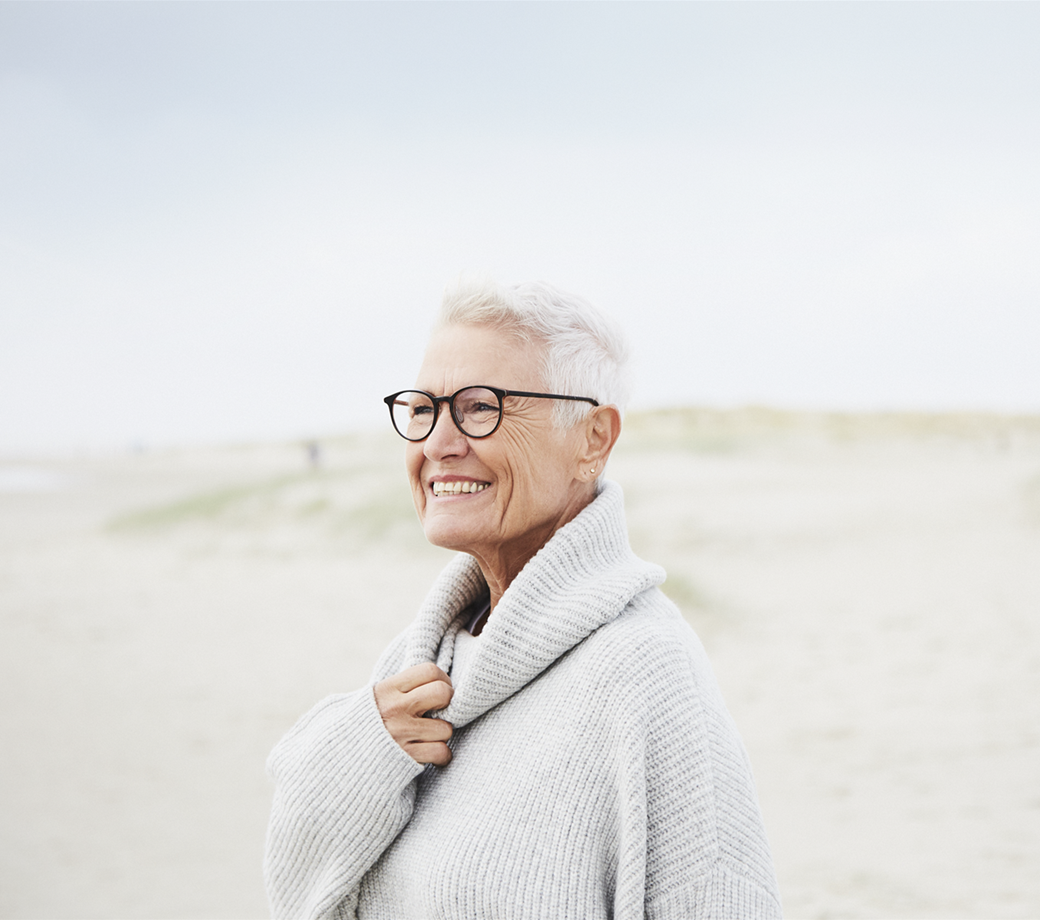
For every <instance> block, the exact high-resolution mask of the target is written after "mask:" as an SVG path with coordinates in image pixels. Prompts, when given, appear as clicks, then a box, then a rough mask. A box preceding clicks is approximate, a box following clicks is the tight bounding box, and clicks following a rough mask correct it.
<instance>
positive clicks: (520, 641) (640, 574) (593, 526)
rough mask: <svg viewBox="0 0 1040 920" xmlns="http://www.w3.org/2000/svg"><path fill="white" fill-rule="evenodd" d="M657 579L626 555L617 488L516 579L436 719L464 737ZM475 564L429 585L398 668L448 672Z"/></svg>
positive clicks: (475, 579) (462, 558) (468, 559)
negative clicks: (433, 666)
mask: <svg viewBox="0 0 1040 920" xmlns="http://www.w3.org/2000/svg"><path fill="white" fill-rule="evenodd" d="M664 577H665V576H664V570H663V569H661V568H660V567H659V566H656V565H652V564H650V563H648V562H644V561H643V560H642V559H640V558H639V557H638V556H636V555H635V553H633V552H632V549H631V547H630V546H629V545H628V531H627V527H626V525H625V512H624V497H623V494H622V491H621V487H620V486H619V485H617V484H616V483H613V482H609V481H605V482H603V484H602V487H601V489H600V492H599V494H598V495H597V496H596V498H595V499H593V500H592V501H591V502H590V503H589V504H588V505H587V506H586V507H585V508H584V509H582V511H581V512H579V514H578V515H577V516H576V517H575V518H574V520H572V521H570V522H569V523H567V524H566V525H564V526H563V527H561V528H560V529H559V530H558V531H557V532H556V533H555V534H554V535H553V536H552V538H551V539H550V540H549V542H548V543H546V544H545V546H543V547H542V548H541V549H540V550H539V551H538V553H537V554H536V555H535V556H534V557H533V558H532V559H531V560H530V562H528V563H527V565H526V566H525V567H524V568H523V570H522V571H521V572H520V574H518V575H517V576H516V578H515V579H513V582H512V584H510V586H509V587H508V588H507V589H506V591H505V593H504V594H503V595H502V598H501V600H500V601H499V602H498V604H497V605H496V607H495V610H494V613H493V614H492V615H491V618H490V619H489V620H488V621H487V623H486V625H485V626H484V629H483V631H482V633H481V635H480V639H479V644H478V646H477V648H476V649H474V652H473V658H472V660H471V661H470V663H469V665H468V667H467V668H466V672H465V675H464V677H463V679H462V681H461V682H460V684H459V685H458V686H456V687H455V695H454V697H453V698H452V701H451V703H450V704H449V705H448V707H447V708H446V709H444V710H442V711H440V712H437V713H435V715H436V716H437V717H438V718H442V719H446V720H447V721H448V722H451V724H452V725H454V726H455V727H456V728H461V727H462V726H463V725H466V724H467V723H469V722H472V721H473V720H474V719H476V718H478V717H479V716H481V715H483V714H484V713H485V712H487V711H488V710H489V709H491V708H493V707H494V706H497V705H498V704H499V703H501V702H502V701H503V700H505V699H507V698H508V697H510V696H512V695H513V694H514V693H516V692H517V691H518V690H520V689H522V688H523V687H524V686H526V685H527V684H528V683H530V682H531V681H532V680H534V679H535V678H536V677H538V675H539V674H541V673H542V671H544V670H545V669H546V668H547V667H549V665H551V664H552V663H553V662H554V661H556V660H557V659H558V658H560V657H561V656H562V655H564V654H566V653H567V652H568V651H570V649H572V648H573V647H574V646H575V645H577V644H578V643H580V642H581V641H582V640H583V639H585V638H586V636H588V635H589V634H590V633H592V632H593V631H594V630H596V629H598V628H599V627H600V626H603V625H604V624H605V623H609V622H610V621H611V620H613V619H615V618H616V617H617V616H618V615H619V614H620V613H621V611H622V610H624V608H625V607H626V606H627V604H628V602H629V601H630V600H631V599H632V598H633V597H635V596H636V595H637V594H640V593H642V592H643V591H646V590H647V589H649V588H652V587H653V586H655V585H659V584H661V582H663V581H664ZM487 590H488V589H487V585H486V584H485V582H484V578H483V576H482V575H481V572H480V568H479V566H478V565H477V562H476V560H475V559H474V558H473V557H472V556H468V555H466V554H464V553H463V554H460V555H459V556H457V557H456V558H455V559H454V560H453V561H452V562H451V563H450V564H449V565H448V566H447V568H445V570H444V571H443V572H442V573H441V575H440V577H439V578H438V579H437V581H436V582H435V584H434V586H433V588H432V589H431V590H430V593H429V594H428V595H427V597H426V600H425V602H424V603H423V606H422V608H421V610H420V611H419V616H418V618H417V620H416V622H415V623H414V624H413V626H412V630H411V634H410V636H409V639H408V653H407V659H406V663H405V667H409V666H411V665H414V664H420V663H422V662H425V661H435V662H436V663H437V664H438V665H439V666H440V667H441V668H443V669H444V670H445V671H447V670H448V669H449V668H450V667H451V660H452V655H453V653H454V649H455V637H456V636H457V635H458V632H459V630H460V629H464V628H465V613H466V610H467V608H469V607H470V606H471V605H472V604H474V603H475V602H477V601H478V600H479V599H480V598H481V597H483V596H486V594H487Z"/></svg>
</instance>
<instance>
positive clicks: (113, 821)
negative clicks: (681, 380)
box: [0, 409, 1040, 918]
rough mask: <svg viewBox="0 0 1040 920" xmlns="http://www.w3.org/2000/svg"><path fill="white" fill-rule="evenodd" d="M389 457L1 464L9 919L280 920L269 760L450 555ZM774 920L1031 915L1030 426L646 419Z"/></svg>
mask: <svg viewBox="0 0 1040 920" xmlns="http://www.w3.org/2000/svg"><path fill="white" fill-rule="evenodd" d="M401 457H402V450H401V445H400V442H399V441H398V440H397V439H396V438H395V437H394V435H393V434H392V433H381V434H378V435H377V434H366V435H353V436H345V437H339V438H330V439H327V440H324V441H322V442H321V453H320V462H319V463H318V464H317V465H314V464H312V463H311V462H310V460H309V459H308V456H307V452H306V450H305V448H304V446H303V445H301V444H298V443H289V444H271V445H251V446H242V447H220V448H193V449H183V450H163V451H144V452H138V453H127V454H120V455H112V456H96V457H92V458H80V459H64V460H55V459H53V458H51V459H46V458H40V457H31V456H26V457H6V458H0V623H2V629H3V636H4V640H3V643H2V644H0V686H2V703H0V731H2V738H3V754H2V757H0V779H2V782H0V809H2V814H3V816H4V820H3V822H2V824H0V916H3V917H9V918H15V917H17V918H44V917H47V918H80V917H82V918H93V917H104V918H130V917H137V918H173V917H181V918H206V917H208V918H214V917H219V918H243V917H261V916H266V915H267V907H266V900H265V897H264V892H263V884H262V878H261V858H262V850H263V838H264V830H265V825H266V819H267V811H268V807H269V802H270V795H271V788H270V785H269V783H268V780H267V778H266V776H265V773H264V760H265V757H266V755H267V752H268V751H269V750H270V748H271V747H272V745H273V744H274V743H275V742H276V741H277V739H278V738H279V737H280V736H281V735H282V734H283V733H284V732H285V731H286V730H288V728H289V727H290V726H291V725H292V723H293V722H294V721H295V719H296V718H297V717H298V716H299V715H301V714H302V713H303V712H304V711H306V710H307V709H308V708H309V707H310V706H311V705H312V704H313V703H315V702H316V701H317V700H319V699H320V698H322V697H323V696H325V695H327V694H329V693H333V692H337V691H344V690H350V689H353V688H355V687H357V686H358V685H360V684H362V683H364V682H365V681H366V679H367V676H368V673H369V670H370V668H371V666H372V664H373V663H374V661H375V658H376V657H377V655H378V654H379V652H380V651H381V649H382V648H383V646H384V645H385V644H386V643H387V642H388V641H389V640H390V639H391V637H393V636H394V635H395V634H396V633H398V632H399V631H400V630H402V629H403V628H404V627H405V626H406V625H407V624H408V622H409V621H410V620H411V618H412V616H413V614H414V612H415V610H416V609H417V607H418V605H419V603H420V602H421V600H422V598H423V596H424V593H425V591H426V589H427V587H428V586H429V584H430V583H431V581H432V580H433V578H434V576H435V574H436V573H437V572H438V571H439V569H440V568H441V567H442V566H443V565H444V564H445V562H446V561H447V559H448V558H449V554H448V553H446V552H445V551H443V550H439V549H435V548H432V547H430V546H428V545H427V544H426V543H425V541H424V539H423V537H422V534H421V532H420V530H419V527H418V525H417V523H416V520H415V515H414V511H413V510H412V507H411V500H410V497H409V493H408V489H407V484H406V481H405V476H404V472H403V464H402V459H401ZM608 474H609V475H610V477H611V478H613V479H615V480H617V481H618V482H620V483H621V484H622V486H623V487H624V489H625V494H626V502H627V508H628V515H629V526H630V532H631V538H632V543H633V546H634V547H635V549H636V551H637V552H639V553H640V555H642V556H644V557H645V558H647V559H650V560H652V561H655V562H659V563H661V564H662V565H664V566H665V567H666V569H667V570H668V573H669V578H668V582H667V583H666V584H665V586H664V589H665V591H666V592H667V593H668V594H669V595H670V596H671V597H672V598H673V599H674V600H675V601H676V602H677V603H678V604H679V605H680V607H681V608H682V610H683V612H684V614H685V615H686V616H687V618H688V619H689V621H690V622H691V624H692V625H693V626H694V628H695V629H697V631H698V632H699V634H700V635H701V637H702V639H703V640H704V642H705V645H706V646H707V648H708V651H709V653H710V655H711V658H712V661H713V665H714V667H715V670H716V673H717V675H718V678H719V681H720V683H721V684H722V688H723V691H724V693H725V696H726V700H727V702H728V705H729V707H730V710H731V711H732V713H733V715H734V717H735V719H736V721H737V723H738V725H739V727H740V729H741V732H742V735H743V737H744V740H745V743H746V745H747V747H748V750H749V752H750V754H751V759H752V763H753V764H754V767H755V772H756V777H757V781H758V785H759V794H760V798H761V802H762V808H763V812H764V815H765V819H766V825H767V829H768V831H769V835H770V840H771V844H772V847H773V852H774V857H775V860H776V865H777V871H778V875H779V879H780V886H781V892H782V894H783V898H784V906H785V912H786V914H787V915H788V916H790V917H807V918H838V917H857V918H858V917H922V918H923V917H971V918H991V917H1022V918H1025V917H1038V916H1040V871H1038V867H1040V418H1036V417H1016V418H1012V417H1006V416H986V415H942V416H938V415H935V416H929V415H907V414H899V415H816V414H804V413H803V414H798V413H784V412H779V411H771V410H750V409H749V410H733V411H725V412H723V411H711V410H693V409H689V410H675V411H673V412H657V413H648V414H641V415H632V416H631V417H630V418H629V420H628V422H627V423H626V431H625V433H624V434H623V436H622V440H621V443H620V445H619V448H618V450H617V452H616V453H615V457H614V459H613V460H612V462H611V467H610V469H609V471H608Z"/></svg>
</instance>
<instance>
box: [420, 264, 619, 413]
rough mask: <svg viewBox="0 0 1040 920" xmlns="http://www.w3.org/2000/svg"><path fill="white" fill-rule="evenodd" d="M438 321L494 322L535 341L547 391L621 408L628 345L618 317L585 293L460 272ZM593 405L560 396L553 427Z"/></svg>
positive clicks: (446, 292)
mask: <svg viewBox="0 0 1040 920" xmlns="http://www.w3.org/2000/svg"><path fill="white" fill-rule="evenodd" d="M437 325H438V328H440V327H444V326H491V327H494V328H500V329H502V330H503V331H504V332H508V333H510V334H513V335H515V336H517V337H518V338H520V339H522V340H524V341H529V342H534V343H535V344H537V345H540V346H541V348H542V355H543V357H542V367H541V369H540V370H541V375H542V379H543V381H544V385H545V388H546V392H549V393H559V394H561V395H564V396H591V397H592V398H593V399H595V400H596V401H597V402H598V403H599V404H600V405H601V406H606V405H614V406H617V408H618V410H619V411H620V412H621V413H622V414H623V413H624V411H625V405H626V404H627V402H628V395H629V375H628V355H629V351H628V343H627V342H626V341H625V336H624V333H623V332H622V331H621V327H620V326H619V325H618V324H617V322H615V321H614V320H613V319H611V318H610V317H608V316H606V315H605V314H603V313H601V312H600V311H599V310H597V309H596V308H595V307H594V306H593V305H592V304H591V303H589V302H588V301H587V300H585V298H584V297H578V296H577V295H575V294H567V293H565V292H564V291H561V290H558V289H557V288H555V287H553V286H552V285H550V284H545V283H544V282H541V281H525V282H523V283H521V284H514V285H510V286H503V285H499V284H497V283H496V282H494V281H493V280H491V279H490V278H486V277H481V276H473V275H463V276H461V277H460V278H459V279H458V281H456V282H454V283H453V284H449V285H448V286H447V287H446V288H445V289H444V297H443V299H442V301H441V312H440V317H439V320H438V324H437ZM474 382H475V383H480V382H482V381H474ZM591 408H592V406H591V405H590V404H589V403H586V402H573V401H571V400H566V399H558V400H556V403H555V407H554V413H553V421H554V423H555V425H556V426H557V427H558V428H570V427H571V426H572V425H575V424H577V423H578V422H579V421H580V420H581V419H583V418H584V417H585V416H586V415H587V414H588V413H589V411H590V410H591Z"/></svg>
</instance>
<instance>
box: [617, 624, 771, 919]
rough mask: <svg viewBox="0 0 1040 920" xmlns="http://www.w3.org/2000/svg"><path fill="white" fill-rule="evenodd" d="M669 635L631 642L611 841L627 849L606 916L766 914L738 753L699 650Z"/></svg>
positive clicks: (760, 860) (760, 859) (754, 815)
mask: <svg viewBox="0 0 1040 920" xmlns="http://www.w3.org/2000/svg"><path fill="white" fill-rule="evenodd" d="M672 634H673V639H672V640H671V641H660V639H659V638H658V637H656V636H648V637H646V638H645V639H643V640H642V641H640V638H638V637H636V638H633V641H632V642H631V643H630V644H629V658H630V660H631V661H632V662H633V664H635V666H636V667H635V670H636V672H637V676H635V677H634V679H633V681H632V682H631V684H630V685H629V686H628V687H627V688H626V692H625V693H624V694H623V697H622V699H621V700H619V706H618V709H619V711H620V712H622V713H623V714H624V715H623V723H624V724H625V725H627V726H628V730H627V734H626V736H625V738H624V743H623V744H622V745H621V748H622V749H623V750H624V751H625V757H624V760H623V761H622V763H623V767H622V770H621V776H622V781H623V783H624V785H623V786H622V792H623V797H624V802H625V805H624V807H623V808H622V815H623V820H622V825H621V829H622V833H621V834H620V840H621V842H622V843H625V842H626V841H627V842H628V844H629V845H628V846H627V847H622V848H621V849H620V850H619V860H618V886H617V897H616V900H615V917H631V918H635V917H639V918H645V920H692V918H712V917H726V918H733V920H776V918H779V917H780V916H781V906H780V897H779V892H778V890H777V886H776V878H775V875H774V872H773V865H772V858H771V856H770V853H769V847H768V843H767V841H766V836H765V829H764V827H763V825H762V818H761V813H760V811H759V806H758V800H757V796H756V794H755V787H754V779H753V776H752V773H751V766H750V763H749V762H748V758H747V754H746V753H745V751H744V747H743V745H742V744H741V742H740V738H739V735H738V734H737V730H736V726H735V725H734V724H733V721H732V719H731V718H730V717H729V714H728V713H727V712H726V709H725V704H724V703H723V701H722V697H721V694H720V692H719V690H718V685H717V684H716V682H715V679H714V675H712V673H711V668H710V665H709V664H708V661H707V657H706V656H705V654H704V651H703V647H702V646H701V645H700V643H699V642H698V641H696V640H695V638H694V636H693V633H692V631H690V630H689V628H688V627H686V626H685V624H684V623H682V622H681V621H680V620H675V621H673V625H672ZM659 636H667V633H666V632H665V631H664V630H662V631H661V633H660V634H659Z"/></svg>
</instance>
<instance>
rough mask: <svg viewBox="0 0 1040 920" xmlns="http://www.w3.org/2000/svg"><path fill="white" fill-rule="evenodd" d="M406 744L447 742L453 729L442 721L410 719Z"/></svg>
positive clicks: (449, 724) (448, 723)
mask: <svg viewBox="0 0 1040 920" xmlns="http://www.w3.org/2000/svg"><path fill="white" fill-rule="evenodd" d="M405 731H406V737H407V739H408V740H407V742H406V743H407V744H417V743H424V742H427V741H447V740H448V739H449V738H450V737H451V735H452V732H453V731H454V729H453V728H452V726H451V723H450V722H445V721H444V719H412V720H411V721H410V723H409V725H408V727H407V729H406V730H405Z"/></svg>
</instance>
